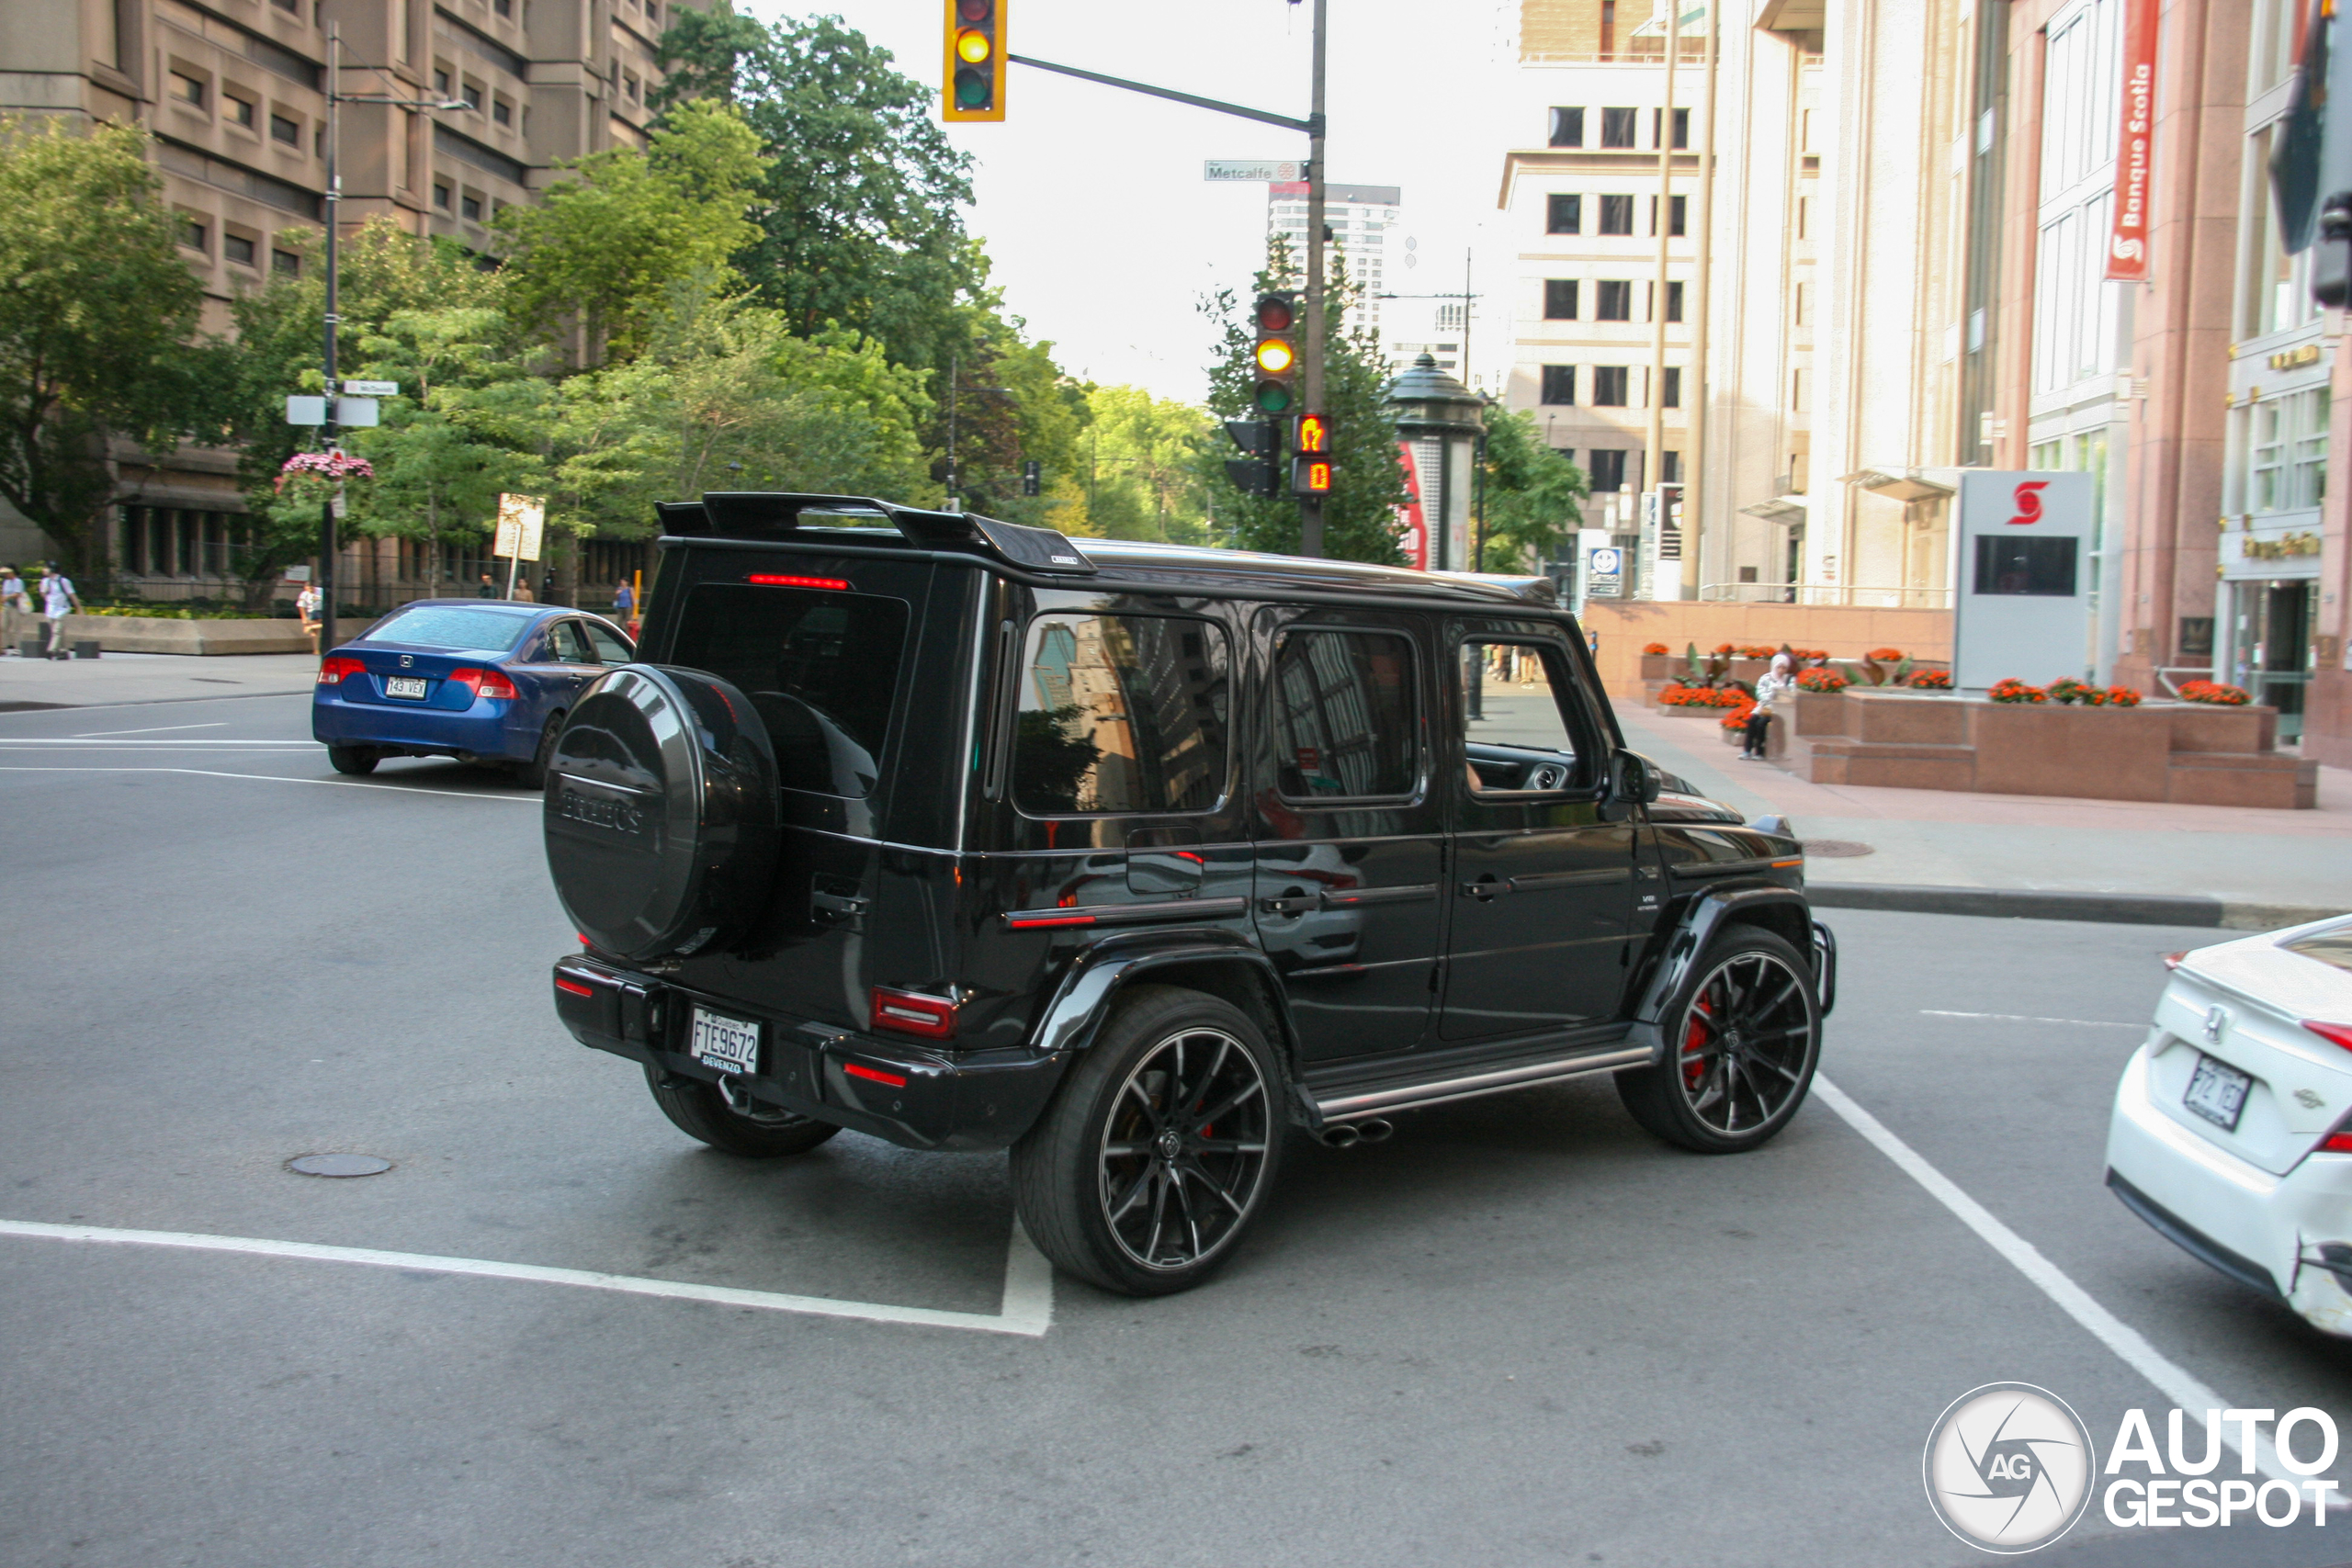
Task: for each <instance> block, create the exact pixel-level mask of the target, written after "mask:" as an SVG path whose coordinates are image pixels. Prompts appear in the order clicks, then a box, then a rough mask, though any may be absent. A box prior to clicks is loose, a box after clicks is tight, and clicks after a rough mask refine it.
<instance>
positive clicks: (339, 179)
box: [318, 22, 473, 653]
mask: <svg viewBox="0 0 2352 1568" xmlns="http://www.w3.org/2000/svg"><path fill="white" fill-rule="evenodd" d="M342 68H343V31H342V28H341V25H340V24H338V23H335V22H329V23H328V24H327V223H326V228H327V244H326V265H327V276H326V295H327V299H326V310H325V318H326V319H325V321H324V322H323V323H322V325H323V327H324V330H325V335H326V343H325V352H324V354H323V355H322V367H323V370H324V374H325V377H326V386H325V389H324V390H325V392H326V404H327V406H326V421H325V425H324V428H323V429H322V431H321V432H320V440H321V442H322V444H323V445H324V446H325V447H326V449H327V451H329V452H330V453H332V452H334V451H335V450H337V446H336V442H337V440H338V435H337V432H338V430H339V429H340V426H339V424H338V423H337V422H336V420H335V408H336V402H335V364H334V348H335V343H334V340H335V333H336V331H337V329H338V328H340V327H341V326H342V324H343V317H342V316H341V314H339V313H338V311H337V310H336V299H335V284H336V277H335V245H336V241H337V240H338V239H339V238H340V237H341V234H342V229H343V210H342V209H343V175H342V173H341V172H340V165H341V164H342V160H343V106H344V105H345V104H384V105H388V106H389V107H393V108H403V109H465V108H471V107H473V106H472V105H471V104H469V103H467V102H466V101H465V100H464V99H462V98H399V97H394V96H391V95H390V94H389V93H345V92H344V91H343V90H342V87H343V77H342ZM334 502H335V492H334V491H329V492H328V494H327V499H326V502H325V503H324V504H323V505H322V507H321V508H320V514H319V582H318V589H319V651H320V652H322V653H324V652H325V651H327V650H328V649H332V648H333V647H334V643H335V635H334V594H335V584H334V562H335V557H336V556H337V555H338V554H339V553H341V550H342V548H343V546H342V541H340V540H339V539H337V538H336V537H335V526H334Z"/></svg>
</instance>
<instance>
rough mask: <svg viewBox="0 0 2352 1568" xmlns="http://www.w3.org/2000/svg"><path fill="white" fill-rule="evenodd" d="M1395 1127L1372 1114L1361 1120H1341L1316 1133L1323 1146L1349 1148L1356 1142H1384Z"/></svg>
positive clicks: (1356, 1143) (1394, 1130)
mask: <svg viewBox="0 0 2352 1568" xmlns="http://www.w3.org/2000/svg"><path fill="white" fill-rule="evenodd" d="M1396 1131H1397V1129H1396V1128H1395V1127H1393V1126H1391V1125H1390V1124H1389V1123H1388V1122H1384V1121H1382V1120H1381V1119H1380V1118H1379V1117H1377V1116H1374V1117H1372V1118H1370V1119H1369V1120H1367V1121H1363V1122H1340V1123H1339V1124H1338V1125H1337V1126H1332V1127H1326V1128H1324V1129H1323V1130H1322V1131H1321V1132H1319V1133H1317V1134H1315V1135H1316V1137H1317V1138H1318V1139H1319V1140H1321V1142H1322V1144H1323V1146H1324V1147H1326V1148H1331V1149H1351V1148H1354V1147H1355V1146H1356V1145H1358V1144H1385V1143H1386V1142H1387V1141H1388V1137H1389V1134H1392V1133H1394V1132H1396Z"/></svg>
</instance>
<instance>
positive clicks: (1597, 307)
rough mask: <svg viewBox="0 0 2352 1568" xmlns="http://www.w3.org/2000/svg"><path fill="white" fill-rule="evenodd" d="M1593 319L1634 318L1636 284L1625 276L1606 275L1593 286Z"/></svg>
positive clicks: (1629, 319)
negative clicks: (1625, 278)
mask: <svg viewBox="0 0 2352 1568" xmlns="http://www.w3.org/2000/svg"><path fill="white" fill-rule="evenodd" d="M1592 319H1593V320H1594V321H1632V320H1633V319H1634V286H1633V285H1632V284H1631V283H1628V282H1626V281H1625V280H1624V279H1623V278H1615V277H1604V278H1602V279H1601V280H1600V282H1598V283H1596V284H1594V285H1593V286H1592Z"/></svg>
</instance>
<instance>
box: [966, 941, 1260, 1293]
mask: <svg viewBox="0 0 2352 1568" xmlns="http://www.w3.org/2000/svg"><path fill="white" fill-rule="evenodd" d="M1283 1127H1284V1117H1283V1073H1282V1063H1281V1061H1280V1059H1279V1058H1278V1057H1277V1056H1276V1055H1275V1054H1274V1051H1273V1049H1272V1047H1271V1046H1270V1045H1268V1043H1266V1040H1265V1037H1264V1035H1263V1034H1262V1033H1261V1032H1260V1031H1259V1029H1258V1026H1257V1025H1256V1024H1255V1023H1253V1022H1251V1021H1250V1019H1249V1018H1248V1017H1247V1016H1245V1015H1244V1014H1243V1013H1242V1012H1241V1011H1240V1010H1238V1009H1236V1008H1234V1007H1232V1006H1231V1005H1229V1004H1228V1003H1226V1002H1223V1001H1219V1000H1218V999H1216V998H1214V997H1208V996H1204V995H1202V994H1201V993H1200V992H1198V991H1190V990H1183V989H1181V988H1179V987H1172V986H1139V987H1136V988H1135V989H1133V990H1131V991H1129V992H1127V993H1125V996H1124V997H1123V998H1122V999H1121V1001H1120V1004H1119V1009H1118V1011H1117V1012H1116V1013H1115V1014H1114V1016H1113V1017H1112V1019H1111V1020H1110V1021H1109V1022H1108V1023H1107V1024H1105V1025H1104V1027H1103V1032H1102V1033H1101V1034H1100V1035H1099V1036H1098V1037H1097V1038H1096V1040H1095V1043H1093V1045H1092V1046H1091V1047H1089V1048H1088V1050H1087V1051H1086V1052H1085V1054H1084V1055H1081V1056H1080V1058H1079V1061H1078V1064H1077V1066H1074V1067H1073V1068H1071V1070H1070V1072H1069V1077H1066V1078H1064V1079H1063V1081H1062V1086H1061V1089H1059V1091H1058V1092H1057V1094H1056V1095H1055V1097H1054V1101H1053V1104H1052V1105H1051V1106H1050V1107H1048V1108H1047V1110H1046V1114H1045V1116H1044V1117H1043V1118H1042V1119H1041V1120H1040V1121H1039V1122H1037V1124H1036V1125H1035V1127H1033V1128H1031V1129H1030V1131H1029V1133H1028V1134H1027V1135H1026V1136H1024V1137H1023V1138H1022V1139H1021V1141H1020V1142H1019V1143H1016V1144H1014V1145H1012V1198H1013V1203H1014V1206H1015V1208H1016V1209H1017V1210H1018V1212H1019V1213H1020V1215H1021V1224H1022V1225H1023V1228H1024V1229H1025V1230H1026V1231H1027V1232H1028V1233H1029V1236H1030V1239H1031V1240H1033V1241H1035V1243H1036V1244H1037V1247H1038V1249H1039V1250H1040V1251H1042V1252H1043V1253H1045V1255H1046V1257H1047V1258H1052V1259H1053V1260H1054V1262H1055V1263H1057V1264H1058V1265H1059V1266H1060V1267H1062V1268H1063V1269H1067V1270H1069V1272H1070V1273H1072V1274H1075V1275H1077V1276H1078V1277H1079V1278H1080V1279H1082V1280H1091V1281H1092V1282H1093V1283H1095V1284H1097V1285H1100V1286H1102V1287H1103V1289H1104V1290H1106V1291H1114V1292H1117V1293H1119V1294H1121V1295H1128V1296H1161V1295H1168V1294H1170V1293H1172V1292H1177V1291H1184V1290H1190V1289H1191V1288H1192V1287H1193V1286H1194V1285H1197V1284H1199V1283H1200V1282H1201V1281H1202V1280H1205V1279H1207V1278H1208V1277H1209V1276H1210V1275H1211V1274H1212V1273H1214V1272H1216V1269H1218V1268H1219V1267H1220V1266H1222V1265H1223V1264H1224V1262H1225V1261H1226V1259H1227V1258H1230V1257H1232V1256H1233V1252H1234V1249H1235V1247H1236V1246H1237V1245H1238V1243H1239V1241H1240V1239H1241V1236H1242V1235H1243V1233H1244V1232H1246V1231H1247V1230H1248V1229H1249V1227H1250V1222H1252V1221H1253V1220H1255V1219H1256V1218H1257V1216H1258V1213H1259V1211H1260V1210H1261V1209H1262V1208H1263V1207H1264V1206H1265V1201H1266V1195H1267V1194H1268V1193H1269V1192H1270V1191H1272V1189H1273V1185H1274V1177H1275V1174H1276V1171H1277V1169H1278V1168H1279V1167H1280V1165H1281V1162H1282V1140H1283Z"/></svg>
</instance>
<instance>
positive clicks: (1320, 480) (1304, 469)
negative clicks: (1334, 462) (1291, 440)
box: [1290, 457, 1331, 495]
mask: <svg viewBox="0 0 2352 1568" xmlns="http://www.w3.org/2000/svg"><path fill="white" fill-rule="evenodd" d="M1290 488H1291V493H1292V494H1294V495H1325V494H1328V493H1329V491H1330V489H1331V460H1330V459H1329V457H1293V458H1292V459H1291V460H1290Z"/></svg>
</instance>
